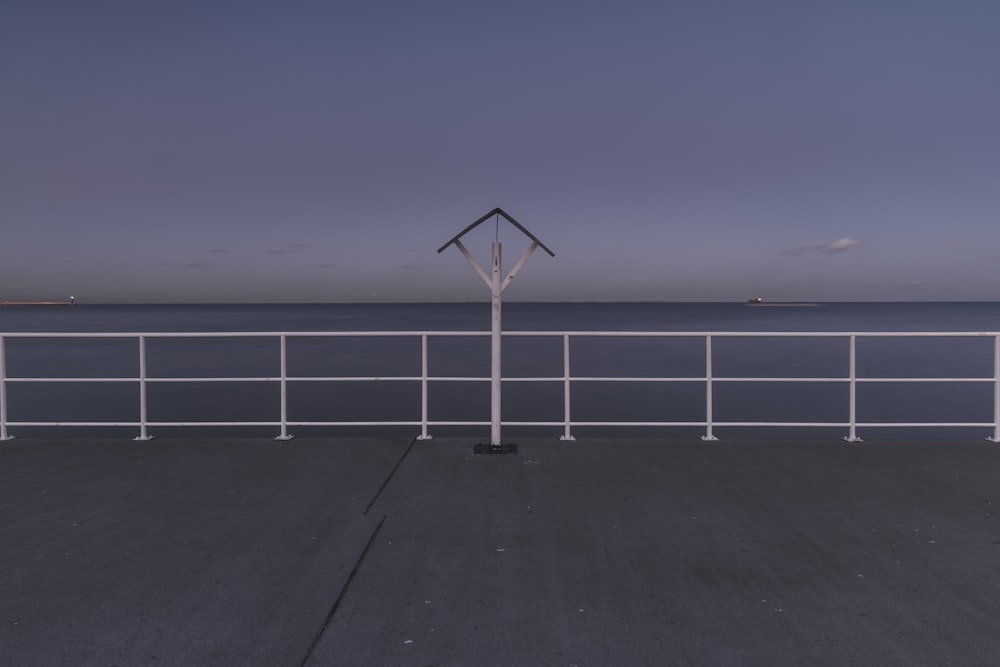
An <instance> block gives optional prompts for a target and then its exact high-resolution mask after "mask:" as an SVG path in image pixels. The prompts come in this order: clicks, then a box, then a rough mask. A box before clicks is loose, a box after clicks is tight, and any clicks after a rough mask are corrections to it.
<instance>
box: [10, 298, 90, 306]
mask: <svg viewBox="0 0 1000 667" xmlns="http://www.w3.org/2000/svg"><path fill="white" fill-rule="evenodd" d="M0 305H4V306H75V305H76V297H73V296H71V297H70V298H69V301H3V302H0Z"/></svg>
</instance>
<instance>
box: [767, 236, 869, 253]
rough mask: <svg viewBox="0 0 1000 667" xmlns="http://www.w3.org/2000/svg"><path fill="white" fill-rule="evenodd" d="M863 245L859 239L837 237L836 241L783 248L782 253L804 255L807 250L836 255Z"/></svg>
mask: <svg viewBox="0 0 1000 667" xmlns="http://www.w3.org/2000/svg"><path fill="white" fill-rule="evenodd" d="M859 245H861V241H858V240H857V239H848V238H843V239H837V240H836V241H831V242H829V243H814V244H812V245H804V246H799V247H797V248H789V249H788V250H783V251H782V253H781V254H783V255H804V254H805V253H807V252H813V251H815V252H821V253H823V254H824V255H836V254H838V253H841V252H847V251H848V250H850V249H852V248H856V247H857V246H859Z"/></svg>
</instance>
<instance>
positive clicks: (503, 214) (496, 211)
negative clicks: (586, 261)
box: [438, 206, 556, 257]
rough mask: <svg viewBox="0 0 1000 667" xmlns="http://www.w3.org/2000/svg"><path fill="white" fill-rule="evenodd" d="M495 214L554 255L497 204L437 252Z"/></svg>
mask: <svg viewBox="0 0 1000 667" xmlns="http://www.w3.org/2000/svg"><path fill="white" fill-rule="evenodd" d="M495 215H499V216H500V217H502V218H503V219H504V220H506V221H507V222H509V223H510V224H512V225H514V226H515V227H517V228H518V229H519V230H521V232H522V233H523V234H524V235H525V236H527V237H528V238H529V239H531V240H532V241H533V242H535V243H537V244H538V247H539V248H541V249H542V250H544V251H545V252H547V253H549V257H555V256H556V254H555V253H554V252H552V251H551V250H549V249H548V248H547V247H546V246H545V244H544V243H542V242H541V241H539V240H538V239H537V238H535V235H534V234H532V233H531V232H529V231H528V230H527V229H525V228H524V226H523V225H522V224H521V223H520V222H518V221H517V220H515V219H514V218H512V217H511V216H510V215H509V214H508V213H507V212H506V211H504V210H503V209H502V208H500V207H499V206H497V207H496V208H495V209H493V210H492V211H490V212H489V213H487V214H486V215H484V216H483V217H481V218H479V220H476V221H475V222H474V223H472V224H471V225H469V226H468V227H466V228H465V229H463V230H462V231H461V232H459V233H458V234H456V235H455V237H454V238H452V239H451V240H450V241H448V242H447V243H445V244H444V245H443V246H441V247H440V248H438V253H441V252H442V251H444V249H445V248H447V247H448V246H450V245H451V244H453V243H456V242H457V241H458V240H459V239H460V238H462V237H463V236H465V235H466V234H468V233H469V232H471V231H472V230H473V229H475V228H476V227H478V226H479V225H481V224H483V223H484V222H486V221H487V220H489V219H490V218H492V217H493V216H495Z"/></svg>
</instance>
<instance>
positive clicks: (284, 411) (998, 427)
mask: <svg viewBox="0 0 1000 667" xmlns="http://www.w3.org/2000/svg"><path fill="white" fill-rule="evenodd" d="M490 335H491V334H490V332H475V331H364V332H358V331H336V332H315V331H302V332H213V333H201V332H190V333H188V332H180V333H179V332H169V333H166V332H165V333H160V332H156V333H6V334H0V440H8V439H10V438H12V437H13V436H12V435H10V434H9V432H8V429H9V428H10V427H38V426H72V427H136V428H138V429H139V434H138V436H136V438H135V439H136V440H149V439H150V438H151V437H152V436H151V435H150V433H149V429H150V428H155V427H196V426H197V427H202V426H212V427H214V426H261V427H264V426H268V427H278V428H279V429H280V432H279V434H278V435H277V436H276V438H275V439H277V440H287V439H290V438H291V437H292V435H291V434H290V433H289V431H288V429H289V427H297V426H302V427H307V426H309V427H312V426H350V427H368V426H419V427H420V435H419V436H418V437H419V438H421V439H429V438H430V437H431V436H430V433H429V428H430V427H432V426H487V425H489V424H490V422H489V421H440V420H431V419H429V416H428V415H429V407H428V394H429V392H428V388H429V384H430V383H431V382H489V381H490V379H491V378H489V377H469V376H431V375H430V374H429V372H428V368H429V364H428V339H431V338H447V337H482V336H490ZM503 336H505V337H533V338H561V339H562V352H563V355H562V356H563V359H562V364H563V373H562V374H561V375H558V376H543V377H507V378H503V381H504V382H550V383H561V384H562V386H563V406H562V407H563V419H562V420H560V421H503V422H502V423H503V425H505V426H530V427H538V426H549V427H560V428H562V429H563V433H562V435H561V436H560V437H561V439H564V440H573V439H574V436H573V433H572V430H573V428H574V427H595V426H600V427H605V426H624V427H668V426H669V427H676V426H684V427H700V428H704V429H705V433H704V435H703V436H702V439H704V440H715V439H717V438H716V435H715V429H716V428H718V427H834V428H846V429H847V435H846V436H845V437H844V439H845V440H847V441H849V442H856V441H860V438H859V437H858V433H857V431H858V429H859V428H881V427H978V428H991V429H993V435H992V436H991V437H989V438H987V439H988V440H991V441H993V442H1000V332H728V331H726V332H687V331H678V332H645V331H643V332H624V331H508V332H504V333H503ZM336 337H349V338H378V337H392V338H419V339H420V357H421V360H420V367H421V373H420V375H410V376H339V375H338V376H311V375H307V376H301V375H299V376H292V375H289V374H288V363H287V362H288V359H287V357H288V352H287V341H288V339H289V338H336ZM23 338H45V339H60V338H66V339H73V338H76V339H79V338H89V339H99V338H116V339H123V338H124V339H133V340H136V341H137V342H138V374H137V375H136V376H135V377H25V376H20V377H12V376H9V375H8V374H7V368H8V363H7V346H6V342H7V340H8V339H23ZM154 338H158V339H162V338H169V339H180V338H227V339H228V338H271V339H276V340H277V341H278V343H279V345H278V354H279V369H280V370H279V374H278V375H277V376H236V377H151V376H149V375H148V373H147V346H146V343H147V340H149V339H154ZM574 338H575V339H583V338H701V339H702V340H703V341H704V354H705V357H704V374H703V375H701V374H700V375H697V376H690V377H680V376H666V377H663V376H657V377H646V376H641V377H640V376H620V377H619V376H614V377H610V376H603V375H601V376H579V375H573V373H572V372H571V368H572V366H571V354H570V349H571V345H570V342H571V340H572V339H574ZM724 338H834V339H837V338H839V339H847V340H848V350H849V352H848V359H847V368H846V370H847V373H846V374H845V375H843V376H835V377H813V376H807V377H774V376H768V377H742V376H740V377H726V376H716V375H715V374H714V372H713V360H714V355H713V345H712V344H713V341H714V340H717V339H724ZM861 338H980V339H981V338H992V340H993V353H992V368H991V369H990V371H991V372H992V375H990V376H986V375H984V376H981V377H980V376H976V377H860V376H858V374H857V363H856V362H857V346H856V343H857V340H858V339H861ZM33 382H34V383H66V382H73V383H91V382H92V383H105V382H111V383H134V384H136V385H137V389H138V395H139V410H138V413H139V414H138V419H137V420H135V421H105V422H94V421H89V422H83V421H73V422H70V421H18V420H11V419H10V417H9V414H8V396H7V389H8V385H9V384H12V383H33ZM170 382H173V383H200V382H253V383H275V382H276V383H279V385H280V418H279V420H277V421H196V422H190V421H150V420H149V419H148V414H149V412H148V402H149V397H148V395H147V387H148V386H149V385H150V384H155V383H170ZM305 382H418V383H420V387H421V392H420V395H421V399H420V401H421V405H420V419H419V420H416V421H414V420H401V421H294V420H289V419H288V391H287V388H288V385H289V383H305ZM599 382H653V383H704V386H705V400H706V402H705V419H704V420H697V421H656V420H654V421H582V420H575V419H573V418H572V417H571V415H572V400H571V388H572V386H573V385H574V383H599ZM738 382H762V383H767V382H790V383H795V382H799V383H846V384H847V385H848V388H849V399H848V415H847V419H846V420H843V421H827V422H787V421H784V422H783V421H717V420H716V419H715V417H714V412H713V407H714V392H713V389H714V387H715V386H716V385H718V384H721V383H738ZM888 382H891V383H991V384H992V386H993V420H992V421H990V422H985V421H984V422H859V421H857V386H858V385H859V384H864V383H888Z"/></svg>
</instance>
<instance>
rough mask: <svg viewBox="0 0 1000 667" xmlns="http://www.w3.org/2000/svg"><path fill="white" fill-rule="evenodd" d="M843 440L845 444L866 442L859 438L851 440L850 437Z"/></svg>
mask: <svg viewBox="0 0 1000 667" xmlns="http://www.w3.org/2000/svg"><path fill="white" fill-rule="evenodd" d="M843 440H844V442H864V440H862V439H861V438H857V437H855V438H850V437H847V436H845V437H844V438H843Z"/></svg>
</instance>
